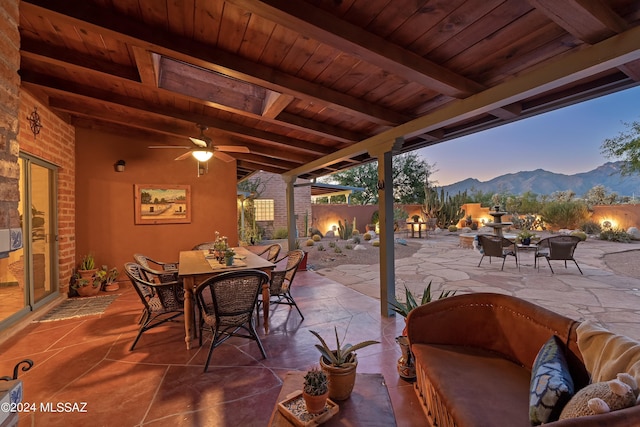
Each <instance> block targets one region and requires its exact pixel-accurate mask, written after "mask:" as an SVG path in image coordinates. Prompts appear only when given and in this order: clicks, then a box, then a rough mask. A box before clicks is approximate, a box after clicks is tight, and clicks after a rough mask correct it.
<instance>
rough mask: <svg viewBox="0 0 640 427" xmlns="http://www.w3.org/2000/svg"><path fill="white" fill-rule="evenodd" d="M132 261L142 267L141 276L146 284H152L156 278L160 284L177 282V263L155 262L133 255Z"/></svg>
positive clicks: (140, 255)
mask: <svg viewBox="0 0 640 427" xmlns="http://www.w3.org/2000/svg"><path fill="white" fill-rule="evenodd" d="M133 259H134V260H135V261H136V262H137V263H138V264H140V265H141V266H143V267H144V270H143V274H144V277H145V280H146V281H147V282H154V281H156V280H154V279H156V278H157V279H158V280H159V281H160V283H168V282H175V281H179V280H178V263H177V262H161V261H156V260H154V259H151V258H149V257H148V256H146V255H142V254H134V255H133ZM152 265H153V267H152ZM154 267H155V268H154ZM149 272H151V274H149Z"/></svg>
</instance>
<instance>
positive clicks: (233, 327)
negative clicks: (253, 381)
mask: <svg viewBox="0 0 640 427" xmlns="http://www.w3.org/2000/svg"><path fill="white" fill-rule="evenodd" d="M268 281H269V276H268V275H267V273H265V272H263V271H260V270H242V271H230V272H227V273H222V274H219V275H217V276H213V277H211V278H209V279H207V280H205V281H204V282H202V283H201V284H200V285H198V287H197V288H196V293H195V296H196V303H197V305H198V310H199V312H200V325H199V329H200V345H202V331H203V328H204V326H205V325H206V326H208V327H209V328H210V329H211V333H212V334H213V336H212V338H211V346H210V347H209V354H208V355H207V362H206V364H205V365H204V372H207V369H208V368H209V361H210V360H211V354H212V353H213V350H214V349H215V348H216V347H218V346H219V345H220V344H222V343H223V342H225V341H226V340H228V339H229V338H231V337H241V338H248V339H251V340H254V341H255V342H256V343H257V344H258V347H260V352H261V353H262V357H264V358H265V359H266V358H267V354H266V352H265V351H264V347H263V346H262V342H261V341H260V338H259V337H258V333H257V332H256V328H255V324H254V318H253V308H254V307H255V306H256V302H257V300H258V293H259V292H260V291H261V290H262V286H263V285H264V284H265V283H267V282H268ZM239 332H240V333H239ZM243 332H244V333H243Z"/></svg>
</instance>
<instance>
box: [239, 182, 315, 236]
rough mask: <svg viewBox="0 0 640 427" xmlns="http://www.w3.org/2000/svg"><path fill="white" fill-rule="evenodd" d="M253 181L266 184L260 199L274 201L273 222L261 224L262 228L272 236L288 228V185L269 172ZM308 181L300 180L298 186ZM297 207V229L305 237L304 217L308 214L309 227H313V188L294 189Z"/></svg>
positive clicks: (295, 210)
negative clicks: (280, 229) (281, 229)
mask: <svg viewBox="0 0 640 427" xmlns="http://www.w3.org/2000/svg"><path fill="white" fill-rule="evenodd" d="M251 179H260V181H261V182H262V183H263V184H264V191H263V192H262V194H261V195H260V197H259V198H260V199H273V201H274V212H273V216H274V218H273V222H264V221H261V222H259V224H260V226H261V227H263V228H264V229H265V232H266V234H267V235H268V236H270V235H271V234H272V233H273V231H274V230H277V229H279V228H287V198H286V192H287V184H286V183H285V182H284V180H283V179H282V177H281V176H280V175H276V174H273V173H268V172H259V173H256V174H254V175H253V176H252V178H251ZM306 182H308V181H306V180H301V179H298V180H297V181H296V184H301V183H306ZM293 194H294V199H295V206H294V212H295V214H296V215H297V219H296V227H297V228H298V231H299V234H300V236H303V235H304V232H303V230H304V217H305V214H306V213H308V218H309V226H311V187H309V186H304V187H296V188H295V189H294V192H293Z"/></svg>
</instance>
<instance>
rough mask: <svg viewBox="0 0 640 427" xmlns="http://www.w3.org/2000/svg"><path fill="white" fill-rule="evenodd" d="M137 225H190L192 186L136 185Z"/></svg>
mask: <svg viewBox="0 0 640 427" xmlns="http://www.w3.org/2000/svg"><path fill="white" fill-rule="evenodd" d="M134 201H135V209H134V210H135V224H152V225H157V224H190V223H191V186H190V185H174V184H135V185H134Z"/></svg>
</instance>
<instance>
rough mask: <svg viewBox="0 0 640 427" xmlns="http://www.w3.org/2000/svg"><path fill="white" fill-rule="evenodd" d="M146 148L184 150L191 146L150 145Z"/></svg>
mask: <svg viewBox="0 0 640 427" xmlns="http://www.w3.org/2000/svg"><path fill="white" fill-rule="evenodd" d="M147 148H182V149H184V150H190V149H191V147H186V146H184V145H150V146H148V147H147Z"/></svg>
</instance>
